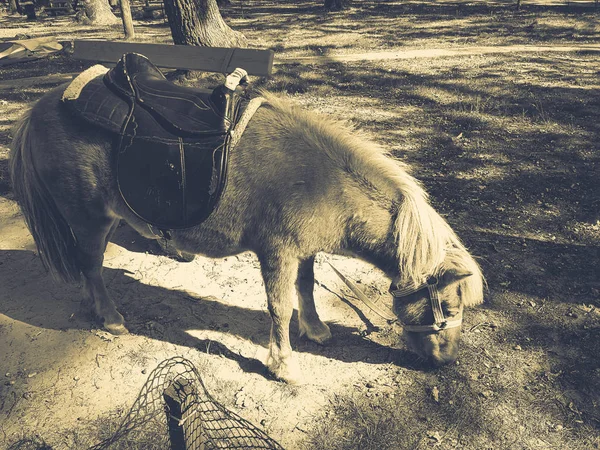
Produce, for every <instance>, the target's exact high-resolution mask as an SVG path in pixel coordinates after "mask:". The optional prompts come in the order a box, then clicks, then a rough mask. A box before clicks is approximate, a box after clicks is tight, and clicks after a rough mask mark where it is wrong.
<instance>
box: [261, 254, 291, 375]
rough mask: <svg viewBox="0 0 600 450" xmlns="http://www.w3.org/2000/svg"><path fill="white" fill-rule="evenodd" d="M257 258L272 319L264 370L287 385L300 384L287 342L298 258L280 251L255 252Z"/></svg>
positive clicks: (288, 342)
mask: <svg viewBox="0 0 600 450" xmlns="http://www.w3.org/2000/svg"><path fill="white" fill-rule="evenodd" d="M259 259H260V266H261V271H262V276H263V280H264V282H265V290H266V291H267V302H268V306H269V313H270V314H271V320H272V323H271V339H270V342H269V355H268V357H267V369H269V372H271V374H273V376H275V378H277V379H280V380H283V381H285V382H287V383H291V384H296V383H300V382H301V378H302V374H301V371H300V366H299V365H298V361H297V360H296V358H295V357H294V355H293V354H292V346H291V345H290V320H291V318H292V312H293V310H294V296H295V295H296V292H295V287H294V284H295V281H296V275H297V272H298V260H297V259H296V258H294V257H286V256H283V255H281V254H280V253H273V254H270V255H269V256H266V257H265V256H260V255H259Z"/></svg>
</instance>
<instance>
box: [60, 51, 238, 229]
mask: <svg viewBox="0 0 600 450" xmlns="http://www.w3.org/2000/svg"><path fill="white" fill-rule="evenodd" d="M94 67H100V68H101V71H102V74H101V75H98V74H97V72H94V71H93V70H92V69H94ZM94 67H93V68H91V69H88V71H89V72H90V73H89V74H88V76H87V77H84V75H85V74H86V72H88V71H86V72H83V73H82V74H81V75H80V76H79V77H77V78H76V79H75V80H74V81H73V82H72V84H71V85H70V86H69V87H68V88H67V89H66V90H65V92H64V94H63V103H64V104H65V105H66V106H67V108H68V109H69V110H70V111H71V112H72V113H73V114H74V115H75V116H77V117H79V118H82V119H84V120H85V121H86V122H88V123H89V124H92V125H93V126H95V127H98V128H101V129H103V130H105V131H108V132H109V133H110V134H111V135H112V136H113V161H114V167H115V168H116V177H117V183H118V187H119V191H120V193H121V196H122V198H123V200H124V201H125V203H126V204H127V206H128V207H129V208H130V209H131V211H133V212H134V213H135V214H136V215H137V216H138V217H139V218H141V219H142V220H144V221H145V222H147V223H148V224H149V225H150V226H151V227H150V229H151V230H152V226H154V227H156V228H158V229H159V230H162V233H161V234H166V233H165V230H169V229H181V228H189V227H193V226H196V225H198V224H200V223H202V222H203V221H204V220H206V219H207V218H208V217H209V216H210V214H211V213H212V211H213V210H214V209H215V208H216V207H217V204H218V201H219V199H220V197H221V193H222V191H223V189H224V187H225V182H226V175H227V161H228V155H229V150H230V142H231V131H232V130H233V129H234V128H235V125H236V123H237V121H238V120H239V118H240V116H241V114H242V112H243V110H244V108H245V107H246V105H247V103H248V102H247V99H246V98H245V96H244V95H243V89H242V86H239V83H240V81H242V80H243V79H244V77H245V71H243V70H241V69H236V71H235V72H234V74H231V75H229V76H228V77H227V80H226V83H225V84H224V85H221V86H217V87H216V88H215V89H213V90H207V89H198V88H189V87H181V86H177V85H175V84H173V83H171V82H169V81H168V80H167V79H166V78H165V76H164V75H163V74H162V72H161V71H160V70H159V69H158V68H157V67H156V66H154V64H152V63H151V62H150V60H148V58H146V57H145V56H142V55H139V54H136V53H128V54H125V55H123V57H122V58H121V60H120V61H119V62H118V63H117V65H116V66H115V67H114V68H113V69H111V70H109V71H106V69H105V68H102V67H101V66H94ZM80 78H81V79H80ZM88 78H89V79H88ZM78 79H80V80H78Z"/></svg>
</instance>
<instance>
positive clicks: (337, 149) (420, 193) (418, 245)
mask: <svg viewBox="0 0 600 450" xmlns="http://www.w3.org/2000/svg"><path fill="white" fill-rule="evenodd" d="M263 95H264V96H265V97H266V99H267V102H268V104H269V105H270V106H271V107H272V108H274V109H276V110H279V111H280V112H282V113H288V114H284V115H286V116H288V117H293V121H294V122H293V128H296V129H299V128H300V127H301V128H302V130H303V133H304V137H305V138H306V139H307V140H310V141H313V142H314V143H315V145H318V147H319V148H321V149H323V150H324V151H325V152H326V153H327V155H328V156H329V157H330V158H331V159H332V160H334V161H336V162H337V163H338V164H339V165H340V166H341V167H342V168H344V170H346V171H347V172H349V173H351V174H353V175H354V176H356V177H358V178H360V179H363V180H366V181H368V183H369V184H370V185H372V186H374V187H375V188H376V189H377V190H379V191H381V192H383V193H384V194H386V195H387V196H388V197H389V198H390V199H391V200H392V201H394V202H396V203H398V204H399V207H398V214H397V218H396V221H395V224H394V236H395V239H396V244H397V258H398V261H399V271H400V276H401V279H400V282H401V283H403V284H409V283H414V284H420V283H421V282H422V281H423V279H424V278H425V277H427V276H429V275H433V274H438V273H439V272H440V271H442V270H443V269H444V268H450V267H457V268H461V269H463V270H465V271H468V272H471V273H473V276H471V277H468V278H465V279H464V281H463V282H462V285H461V288H462V294H463V301H464V302H465V304H466V305H467V306H468V305H472V304H477V303H481V301H482V289H483V281H482V275H481V271H480V269H479V265H478V264H477V263H476V262H475V260H474V259H473V258H472V257H471V255H470V254H469V252H468V251H467V249H466V248H465V247H464V245H463V244H462V242H461V241H460V239H459V238H458V236H456V234H455V233H454V231H453V230H452V229H451V228H450V226H449V225H448V224H447V223H446V221H445V220H444V219H443V218H442V217H441V216H440V215H439V214H438V213H437V212H436V211H435V210H434V209H433V208H432V207H431V205H430V204H429V200H428V195H427V193H426V192H425V190H424V189H423V187H422V186H421V183H420V182H419V181H417V180H416V179H415V178H414V177H413V176H411V175H410V174H409V172H408V170H409V169H408V166H407V165H406V164H404V163H402V162H400V161H397V160H395V159H393V158H392V157H391V156H390V155H389V154H387V153H386V152H385V150H384V149H383V148H382V147H381V146H380V145H378V144H376V143H374V142H372V141H370V140H369V139H367V138H366V137H365V136H363V135H361V133H360V132H357V131H356V130H351V129H350V128H349V127H348V126H346V125H344V124H342V123H340V122H337V121H334V120H331V119H329V118H327V117H324V116H320V115H318V116H315V114H314V113H312V112H309V111H305V110H303V109H301V108H299V107H297V106H294V105H293V104H291V102H288V101H286V100H285V99H282V98H281V97H277V96H274V95H272V94H268V93H266V92H265V93H263ZM289 113H292V114H289ZM288 125H290V126H292V123H290V124H288Z"/></svg>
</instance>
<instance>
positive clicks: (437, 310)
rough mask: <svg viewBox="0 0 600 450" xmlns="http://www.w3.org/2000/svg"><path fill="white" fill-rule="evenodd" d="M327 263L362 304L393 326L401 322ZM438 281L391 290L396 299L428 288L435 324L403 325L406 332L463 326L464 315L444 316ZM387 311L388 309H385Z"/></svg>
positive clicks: (431, 278) (431, 280) (433, 279)
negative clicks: (447, 317) (449, 317)
mask: <svg viewBox="0 0 600 450" xmlns="http://www.w3.org/2000/svg"><path fill="white" fill-rule="evenodd" d="M325 261H326V262H327V264H329V266H331V268H332V269H333V271H334V272H335V273H336V275H337V276H338V277H340V279H341V280H342V281H343V282H344V283H345V284H346V286H348V287H349V288H350V290H351V291H352V292H353V293H354V295H356V296H357V297H358V298H359V299H360V300H362V302H363V303H364V304H365V305H367V306H368V307H369V308H370V309H371V310H372V311H373V312H374V313H376V314H377V315H378V316H380V317H382V318H384V319H386V320H387V321H388V323H390V324H392V323H394V322H399V321H398V318H397V317H394V315H393V314H392V313H391V311H390V312H389V313H388V312H387V311H385V310H384V309H381V308H380V307H379V306H377V305H375V304H374V303H373V302H372V301H371V300H369V298H368V297H367V296H366V295H365V294H364V293H363V292H362V291H361V290H360V289H359V287H358V286H356V285H355V284H354V283H353V282H352V281H350V280H349V279H348V278H346V277H345V276H344V275H343V274H342V273H341V272H340V271H339V270H337V269H336V268H335V267H334V265H333V264H331V261H329V259H328V258H327V257H325ZM437 285H438V279H437V277H434V276H432V277H429V278H428V279H427V281H425V282H424V283H422V284H420V285H416V286H415V285H413V286H407V287H404V288H400V289H390V294H392V296H393V297H394V298H402V297H406V296H408V295H410V294H414V293H415V292H419V291H420V290H422V289H425V288H427V289H428V291H429V300H430V303H431V309H432V311H433V320H434V323H433V324H431V325H411V324H402V328H404V329H405V330H406V331H415V332H423V331H433V332H438V331H442V330H447V329H449V328H456V327H460V326H461V325H462V313H461V314H460V317H459V318H457V319H452V320H448V319H446V316H445V315H444V310H443V309H442V303H441V301H440V294H439V291H438V288H437ZM385 309H387V308H385Z"/></svg>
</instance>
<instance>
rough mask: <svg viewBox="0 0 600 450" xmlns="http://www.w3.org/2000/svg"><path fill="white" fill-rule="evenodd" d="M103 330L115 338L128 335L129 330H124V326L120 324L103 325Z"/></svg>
mask: <svg viewBox="0 0 600 450" xmlns="http://www.w3.org/2000/svg"><path fill="white" fill-rule="evenodd" d="M104 329H105V330H106V331H108V332H109V333H110V334H113V335H115V336H121V335H123V334H129V330H128V329H127V328H125V325H123V324H122V323H114V324H109V325H107V324H104Z"/></svg>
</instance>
